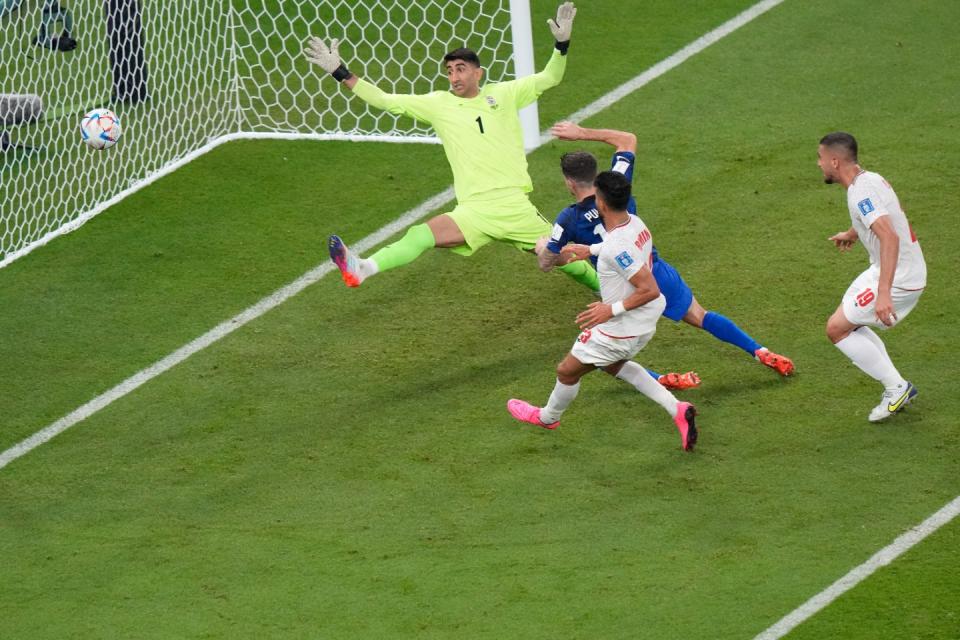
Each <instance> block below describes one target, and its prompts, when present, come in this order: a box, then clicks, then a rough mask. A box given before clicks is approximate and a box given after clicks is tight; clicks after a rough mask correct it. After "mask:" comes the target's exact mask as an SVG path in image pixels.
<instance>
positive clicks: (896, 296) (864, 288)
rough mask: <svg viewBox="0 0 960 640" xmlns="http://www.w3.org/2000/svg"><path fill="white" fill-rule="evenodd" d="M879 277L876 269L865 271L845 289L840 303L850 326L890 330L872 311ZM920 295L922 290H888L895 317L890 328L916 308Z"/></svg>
mask: <svg viewBox="0 0 960 640" xmlns="http://www.w3.org/2000/svg"><path fill="white" fill-rule="evenodd" d="M879 275H880V274H879V272H878V271H877V270H876V269H873V268H870V269H867V270H866V271H864V272H863V273H861V274H860V275H859V276H857V279H856V280H854V281H853V283H852V284H851V285H850V286H849V287H848V288H847V292H846V293H844V294H843V302H842V303H841V304H842V306H843V315H844V316H846V318H847V320H849V321H850V324H856V325H860V326H868V327H877V328H878V329H889V328H890V327H888V326H887V325H885V324H883V323H882V322H880V321H879V320H878V319H877V314H876V312H875V309H874V307H875V305H876V302H877V287H878V285H879V282H880V280H879ZM921 293H923V289H916V290H912V291H909V290H907V289H897V288H896V287H893V288H892V289H891V290H890V297H891V298H892V299H893V312H894V313H895V314H896V315H897V318H896V320H894V321H893V325H892V326H896V325H897V323H899V322H901V321H902V320H903V319H904V318H906V317H907V316H908V315H910V312H911V311H913V308H914V307H915V306H917V301H918V300H920V294H921Z"/></svg>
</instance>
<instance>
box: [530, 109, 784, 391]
mask: <svg viewBox="0 0 960 640" xmlns="http://www.w3.org/2000/svg"><path fill="white" fill-rule="evenodd" d="M550 133H552V134H553V135H554V136H555V137H557V138H559V139H561V140H593V141H598V142H605V143H607V144H609V145H611V146H612V147H614V148H615V150H616V151H615V152H614V154H613V161H612V164H611V169H612V170H613V171H617V172H619V173H622V174H623V175H625V176H626V177H627V178H628V179H629V180H633V165H634V162H635V160H636V156H635V153H636V150H637V138H636V136H634V135H633V134H632V133H627V132H625V131H616V130H613V129H587V128H584V127H581V126H579V125H576V124H574V123H572V122H561V123H559V124H557V125H554V127H553V128H552V129H551V130H550ZM560 168H561V170H562V171H563V175H564V180H565V182H566V184H567V189H568V190H569V191H570V194H571V195H573V196H574V197H575V198H576V199H577V201H576V202H575V203H574V204H572V205H570V206H569V207H567V208H566V209H564V210H563V211H561V212H560V215H559V216H557V220H556V223H555V224H554V226H553V232H552V233H551V235H550V238H548V239H546V240H545V241H541V242H540V243H538V245H537V249H538V251H537V255H538V258H539V262H540V268H541V269H543V270H544V271H549V270H550V269H552V268H553V267H554V266H557V265H562V264H565V263H566V262H567V261H568V260H570V259H574V260H575V259H584V258H586V257H590V259H591V260H593V262H594V265H596V260H597V259H596V255H597V254H598V253H599V248H600V245H601V244H602V243H603V240H604V236H605V234H606V232H605V230H604V228H603V225H602V224H600V219H599V214H598V213H597V209H596V203H595V201H594V193H595V190H594V186H593V181H594V179H595V178H596V176H597V160H596V158H594V157H593V155H591V154H590V153H587V152H585V151H578V152H573V153H567V154H564V156H563V158H562V159H561V161H560ZM627 210H628V211H629V212H630V213H632V214H636V212H637V203H636V201H635V200H634V199H633V197H631V198H630V204H629V206H628V208H627ZM577 245H579V246H577ZM564 246H567V249H564ZM561 250H562V251H561ZM652 258H653V266H652V270H653V276H654V279H656V281H657V286H659V287H660V291H661V292H662V293H663V295H664V296H665V297H666V299H667V306H666V309H664V311H663V315H664V316H666V317H667V318H670V319H671V320H673V321H674V322H679V321H680V320H683V321H684V322H686V323H687V324H689V325H692V326H694V327H698V328H700V329H703V330H704V331H706V332H707V333H709V334H710V335H712V336H713V337H715V338H717V339H718V340H722V341H723V342H729V343H730V344H732V345H734V346H737V347H740V348H741V349H743V350H744V351H745V352H746V353H747V354H748V355H750V356H751V357H753V358H754V359H756V360H758V361H759V362H761V363H762V364H764V365H766V366H768V367H770V368H771V369H773V370H775V371H776V372H777V373H779V374H780V375H782V376H788V375H790V374H791V373H793V369H794V366H793V361H792V360H790V358H787V357H785V356H782V355H779V354H776V353H774V352H772V351H770V350H769V349H767V348H766V347H764V346H762V345H761V344H760V343H758V342H757V341H756V340H754V339H753V338H752V337H750V335H749V334H747V333H746V332H745V331H744V330H743V329H741V328H740V327H738V326H737V325H736V323H734V322H733V321H732V320H730V319H729V318H727V317H726V316H723V315H721V314H719V313H716V312H715V311H707V310H706V309H704V308H703V306H701V305H700V303H699V302H697V299H696V298H695V297H694V295H693V292H692V291H691V290H690V287H689V286H688V285H687V283H686V282H684V281H683V278H682V277H681V276H680V274H679V273H678V272H677V270H676V269H674V268H673V266H672V265H671V264H670V263H668V262H667V261H666V260H664V259H663V258H661V257H660V255H659V254H658V252H657V249H656V247H654V248H653V253H652ZM649 373H650V375H652V376H653V377H655V378H657V379H658V380H659V381H660V383H661V384H663V385H664V386H666V387H669V388H681V389H683V388H690V387H692V386H697V384H699V378H697V377H696V374H693V376H692V377H690V378H687V379H685V378H684V376H689V374H683V375H679V374H668V375H667V376H660V375H659V374H657V373H655V372H653V371H650V372H649ZM691 373H692V372H691Z"/></svg>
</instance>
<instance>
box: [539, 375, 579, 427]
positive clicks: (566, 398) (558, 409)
mask: <svg viewBox="0 0 960 640" xmlns="http://www.w3.org/2000/svg"><path fill="white" fill-rule="evenodd" d="M578 393H580V383H579V382H577V384H563V383H562V382H560V381H559V380H557V384H556V386H554V387H553V392H552V393H551V394H550V400H548V401H547V406H545V407H544V408H543V409H540V422H542V423H544V424H550V423H551V422H556V421H557V420H559V419H560V416H561V415H563V412H564V411H566V409H567V407H569V406H570V403H571V402H573V399H574V398H576V397H577V394H578Z"/></svg>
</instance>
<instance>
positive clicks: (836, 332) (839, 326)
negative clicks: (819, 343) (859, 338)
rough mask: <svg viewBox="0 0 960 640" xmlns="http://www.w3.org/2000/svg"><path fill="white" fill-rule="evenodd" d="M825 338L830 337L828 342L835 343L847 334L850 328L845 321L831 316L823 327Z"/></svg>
mask: <svg viewBox="0 0 960 640" xmlns="http://www.w3.org/2000/svg"><path fill="white" fill-rule="evenodd" d="M824 329H825V331H826V334H827V338H829V339H830V342H832V343H834V344H836V343H838V342H840V341H841V340H843V339H844V338H846V337H847V335H849V333H850V331H851V329H850V327H849V326H847V323H845V322H838V321H837V320H836V319H835V318H834V317H833V316H831V317H830V319H829V320H827V325H826V327H824Z"/></svg>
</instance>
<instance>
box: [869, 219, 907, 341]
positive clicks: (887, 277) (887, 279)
mask: <svg viewBox="0 0 960 640" xmlns="http://www.w3.org/2000/svg"><path fill="white" fill-rule="evenodd" d="M870 230H871V231H873V232H874V233H875V234H876V236H877V238H878V239H879V240H880V281H879V283H878V284H877V303H876V305H874V312H875V313H876V314H877V319H878V320H879V321H880V322H882V323H883V324H885V325H887V326H888V327H889V326H892V325H893V323H894V322H896V320H897V316H896V313H895V312H894V310H893V299H892V297H891V295H890V289H891V288H892V287H893V276H894V273H896V270H897V258H899V256H900V237H899V236H898V235H897V231H896V229H894V228H893V224H892V223H891V222H890V216H885V215H884V216H880V217H878V218H877V219H875V220H874V221H873V224H871V225H870Z"/></svg>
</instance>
